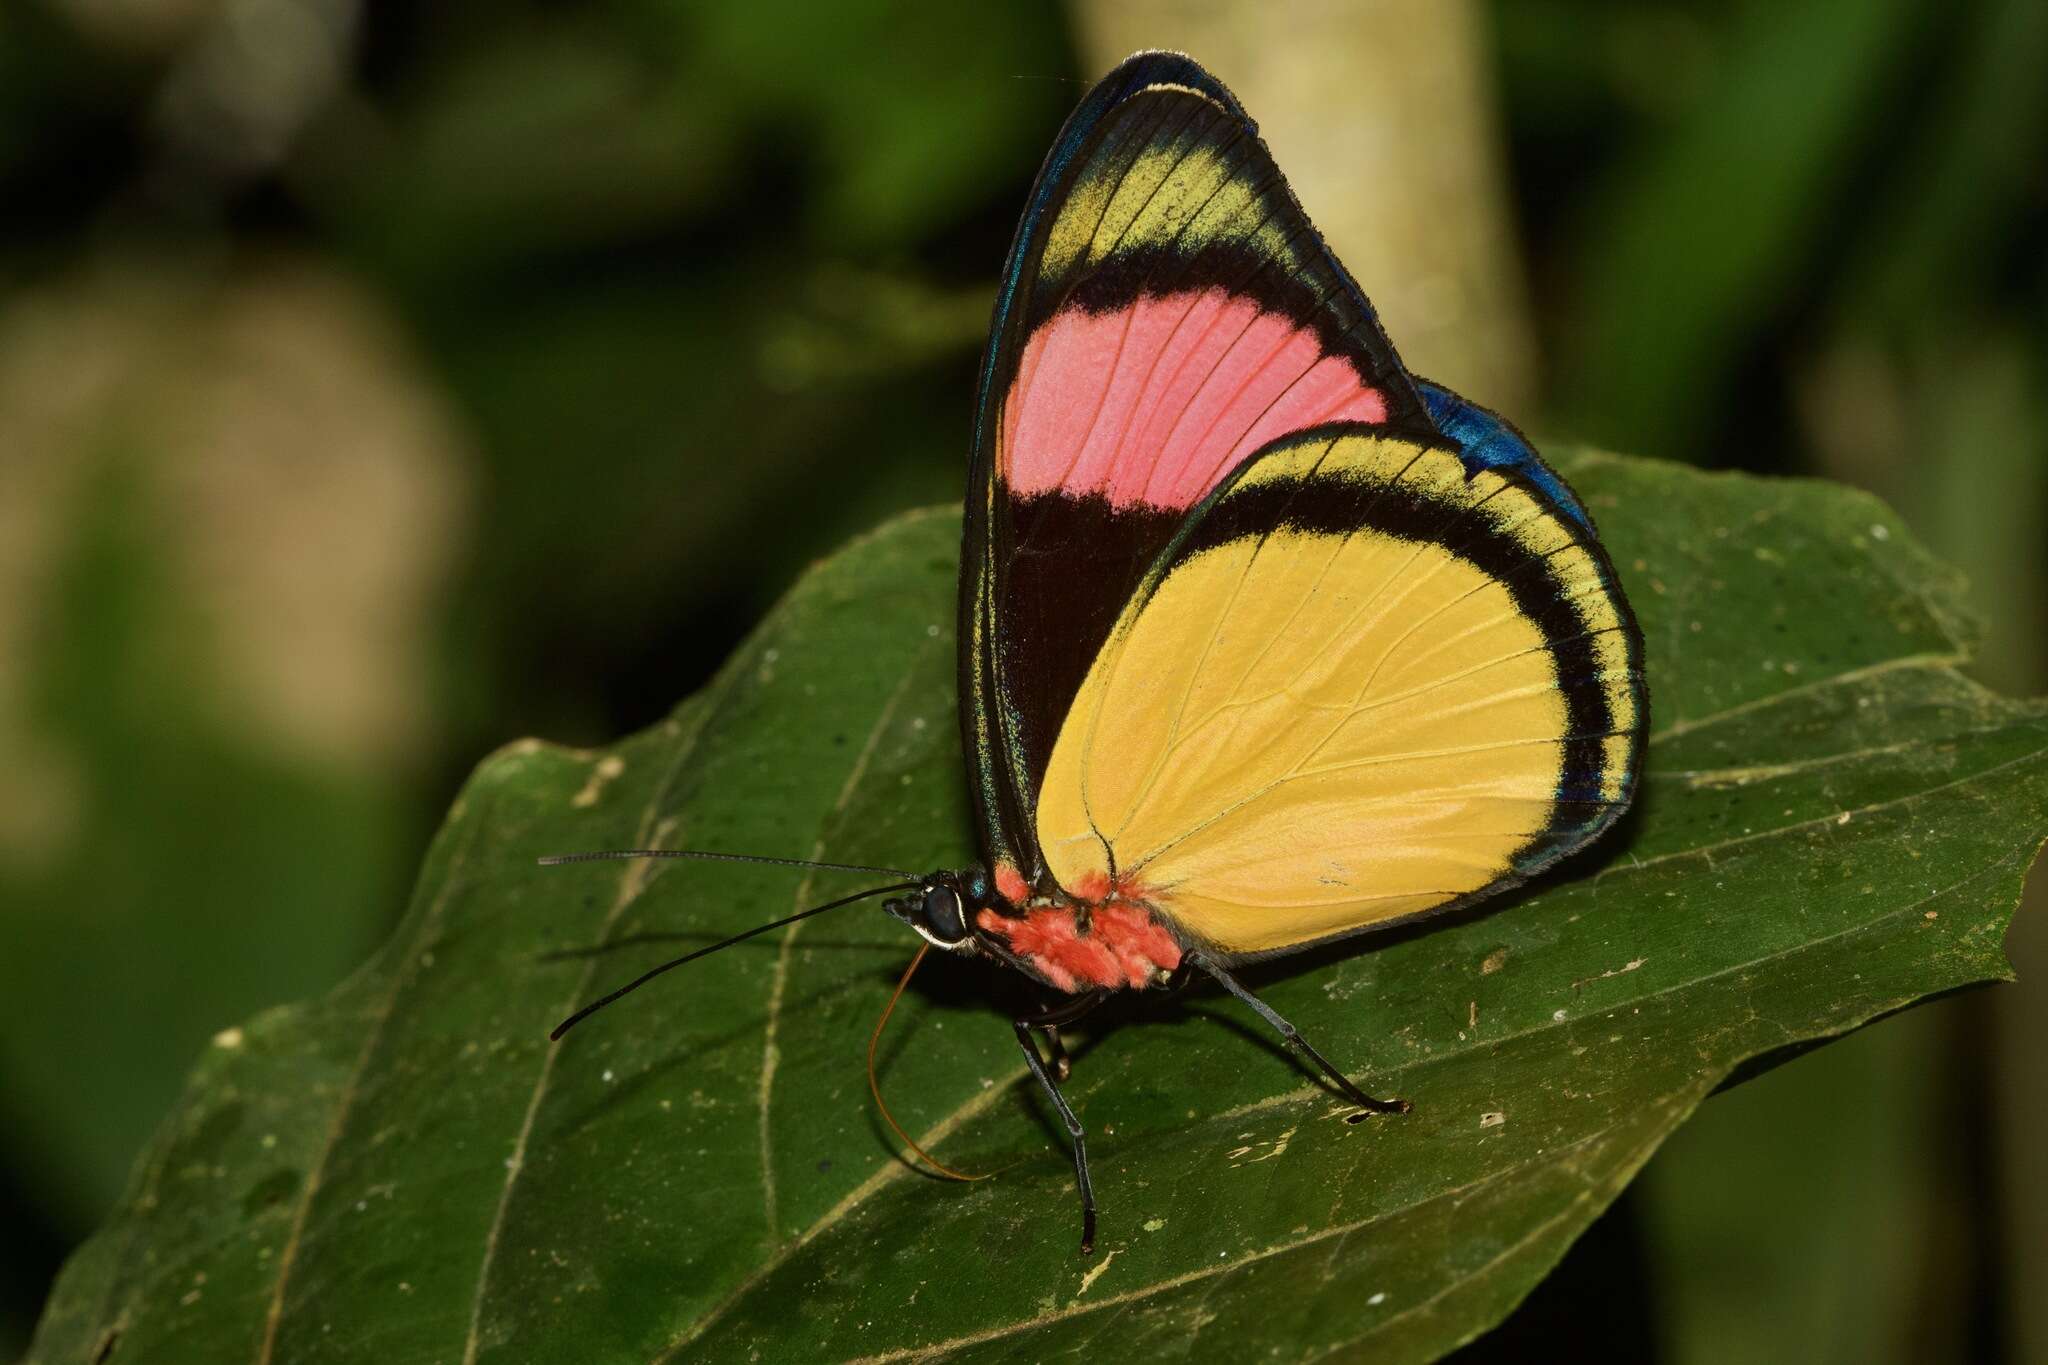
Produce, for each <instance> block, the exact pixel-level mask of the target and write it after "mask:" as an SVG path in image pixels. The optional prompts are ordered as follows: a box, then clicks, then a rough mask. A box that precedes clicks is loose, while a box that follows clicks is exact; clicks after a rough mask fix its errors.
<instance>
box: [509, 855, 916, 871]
mask: <svg viewBox="0 0 2048 1365" xmlns="http://www.w3.org/2000/svg"><path fill="white" fill-rule="evenodd" d="M619 858H705V859H710V860H713V861H716V862H722V863H769V864H771V865H773V866H775V867H810V868H816V869H818V870H819V871H822V872H866V873H869V874H871V875H873V876H877V877H905V878H914V877H916V876H917V874H916V873H915V872H910V871H906V870H905V869H903V868H900V867H869V866H867V865H866V864H865V863H821V862H817V861H815V860H813V859H810V858H765V857H762V856H761V855H760V854H758V853H713V852H709V851H706V850H704V849H698V848H614V849H605V850H602V851H600V852H596V853H550V854H549V855H548V856H547V857H545V858H542V859H541V860H540V865H541V866H542V867H560V866H561V865H562V864H563V863H597V862H608V861H611V860H614V859H619Z"/></svg>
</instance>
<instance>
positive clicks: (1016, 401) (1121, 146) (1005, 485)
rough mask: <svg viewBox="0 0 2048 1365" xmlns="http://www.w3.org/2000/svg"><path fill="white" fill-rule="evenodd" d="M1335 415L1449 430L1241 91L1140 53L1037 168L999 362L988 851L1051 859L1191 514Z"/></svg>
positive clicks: (989, 498) (982, 720)
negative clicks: (1085, 759) (1051, 833)
mask: <svg viewBox="0 0 2048 1365" xmlns="http://www.w3.org/2000/svg"><path fill="white" fill-rule="evenodd" d="M1338 421H1343V422H1353V423H1364V424H1368V425H1371V426H1375V427H1380V428H1385V429H1389V430H1404V431H1411V432H1414V433H1417V434H1428V433H1431V432H1432V431H1433V430H1434V428H1433V426H1432V424H1431V419H1430V415H1429V410H1428V408H1427V407H1426V406H1425V403H1424V400H1423V398H1422V396H1421V395H1420V394H1419V393H1418V391H1417V390H1416V388H1415V386H1414V384H1413V382H1412V381H1411V380H1410V379H1409V378H1408V376H1407V374H1406V372H1405V370H1403V368H1402V366H1401V364H1400V361H1399V359H1398V358H1397V357H1396V356H1395V354H1394V351H1393V348H1392V347H1391V346H1390V345H1389V344H1388V342H1387V339H1386V337H1385V335H1384V333H1382V331H1381V330H1380V327H1379V324H1378V321H1377V320H1376V319H1375V317H1374V315H1373V312H1372V309H1371V306H1370V305H1369V304H1368V303H1367V302H1366V299H1365V297H1364V295H1363V294H1362V293H1361V292H1360V291H1359V289H1358V287H1357V285H1356V284H1355V283H1353V282H1352V280H1351V278H1350V276H1349V275H1347V274H1346V273H1345V272H1344V269H1343V267H1342V266H1341V265H1339V264H1338V263H1337V261H1336V260H1335V258H1334V257H1333V256H1332V255H1331V254H1330V252H1329V251H1328V249H1327V248H1326V247H1325V246H1324V245H1323V242H1322V239H1321V237H1320V236H1319V235H1318V234H1317V232H1316V231H1315V229H1314V227H1313V226H1312V225H1311V224H1310V223H1309V221H1308V219H1307V217H1306V216H1305V215H1304V214H1303V213H1302V211H1301V207H1300V205H1299V204H1298V203H1297V202H1296V201H1295V199H1294V196H1293V194H1292V193H1291V192H1290V191H1289V190H1288V188H1287V186H1286V183H1285V181H1284V180H1283V179H1282V178H1281V176H1280V173H1279V171H1278V169H1277V168H1276V167H1275V165H1274V163H1273V159H1272V157H1271V155H1270V154H1269V153H1268V152H1267V150H1266V148H1265V145H1264V144H1263V143H1262V142H1261V141H1260V140H1259V138H1258V135H1257V131H1256V129H1255V127H1254V126H1253V124H1252V123H1251V121H1250V120H1249V119H1248V118H1246V116H1245V114H1244V111H1243V110H1242V108H1240V107H1239V105H1238V104H1237V101H1236V100H1235V98H1234V97H1232V96H1231V95H1230V93H1229V92H1228V91H1227V90H1225V89H1224V88H1223V87H1222V86H1221V85H1220V84H1219V83H1217V82H1216V81H1215V80H1214V79H1213V78H1212V77H1210V76H1209V75H1208V74H1207V73H1206V72H1205V71H1203V70H1202V69H1201V67H1199V66H1198V65H1196V64H1195V63H1194V62H1192V61H1190V60H1189V59H1187V58H1185V57H1180V56H1177V55H1173V54H1164V53H1151V54H1145V55H1142V56H1140V57H1136V58H1133V59H1132V60H1131V61H1129V62H1126V63H1125V64H1124V65H1123V66H1122V67H1120V68H1119V69H1118V70H1117V71H1116V72H1114V73H1112V74H1111V75H1110V77H1108V78H1107V79H1105V80H1104V81H1103V82H1102V83H1101V84H1100V85H1098V86H1097V87H1096V89H1095V90H1094V91H1093V92H1092V93H1091V94H1090V96H1089V97H1088V99H1087V101H1086V102H1084V103H1083V105H1082V106H1081V108H1080V109H1078V110H1077V111H1076V112H1075V114H1074V116H1073V117H1072V118H1071V119H1069V121H1068V123H1067V126H1066V128H1065V130H1064V131H1063V132H1062V134H1061V136H1060V139H1059V141H1058V142H1057V143H1056V144H1055V146H1054V148H1053V151H1052V154H1051V155H1050V156H1049V157H1048V158H1047V161H1046V164H1045V167H1044V168H1043V169H1042V170H1041V172H1040V175H1039V181H1038V184H1037V186H1036V187H1035V188H1034V190H1033V193H1032V199H1031V203H1030V206H1029V208H1028V209H1027V211H1026V214H1025V217H1024V221H1023V224H1022V226H1021V227H1020V228H1019V231H1018V236H1017V240H1016V242H1015V243H1014V244H1013V246H1012V248H1011V254H1010V259H1009V263H1008V265H1007V266H1006V268H1005V272H1004V277H1003V285H1002V292H1001V295H1000V297H999V299H998V302H997V309H996V319H995V325H994V329H993V332H992V335H991V338H990V347H989V352H988V356H987V358H986V360H985V362H984V367H983V372H982V379H981V398H980V415H979V419H978V423H977V431H976V455H975V472H974V475H973V477H972V479H971V481H970V485H969V493H968V519H967V522H968V529H967V539H966V544H965V546H964V558H963V566H964V573H963V581H962V599H961V624H962V632H961V634H962V676H961V682H962V691H963V705H964V706H965V708H966V724H967V739H968V743H969V747H970V751H971V753H972V755H973V759H974V762H975V763H976V769H975V771H974V773H973V785H974V787H975V792H976V801H977V806H978V807H979V810H980V815H981V823H982V827H983V840H984V844H985V848H986V851H987V852H988V853H989V855H990V857H991V860H992V861H994V862H996V863H998V864H1008V865H1011V866H1014V867H1018V868H1020V869H1023V870H1024V872H1025V873H1026V875H1027V878H1035V877H1037V876H1038V875H1039V874H1040V873H1041V872H1042V871H1043V865H1042V861H1041V859H1040V857H1039V854H1038V850H1037V848H1036V846H1035V845H1036V841H1035V838H1034V836H1033V830H1034V827H1035V826H1034V820H1033V816H1034V811H1035V804H1036V794H1037V790H1038V786H1039V783H1040V780H1041V778H1042V776H1043V774H1044V772H1045V767H1046V763H1047V761H1048V759H1049V757H1050V755H1051V751H1052V745H1053V742H1054V739H1055V737H1056V735H1057V733H1058V728H1059V725H1060V723H1061V721H1062V720H1063V719H1064V718H1065V716H1066V714H1067V711H1068V707H1069V704H1070V703H1071V701H1072V699H1073V697H1074V695H1075V692H1076V690H1077V689H1078V688H1079V687H1080V685H1081V681H1082V678H1083V677H1084V675H1085V674H1086V673H1087V671H1088V669H1089V666H1090V664H1091V662H1092V661H1093V660H1094V659H1095V657H1096V654H1097V651H1098V650H1099V648H1100V646H1101V644H1102V642H1103V640H1104V639H1105V638H1106V637H1107V636H1108V634H1109V632H1110V629H1111V627H1112V626H1113V625H1114V624H1115V623H1116V621H1117V619H1118V617H1119V615H1120V613H1121V612H1122V611H1123V609H1124V607H1125V605H1126V603H1127V601H1128V599H1129V598H1130V596H1131V594H1132V593H1133V592H1134V591H1136V590H1137V588H1138V586H1139V585H1140V583H1141V582H1142V581H1143V580H1144V578H1145V575H1146V574H1147V572H1148V571H1149V570H1150V569H1151V568H1152V566H1153V564H1154V562H1155V560H1156V559H1157V557H1158V555H1159V553H1160V552H1161V551H1162V550H1163V549H1164V548H1165V547H1166V545H1167V544H1168V542H1169V541H1171V540H1172V538H1173V536H1174V534H1175V533H1176V531H1177V530H1178V528H1179V527H1180V525H1181V523H1182V521H1183V520H1184V519H1185V517H1186V516H1187V514H1188V513H1189V511H1190V510H1191V509H1192V508H1194V507H1195V506H1196V505H1197V504H1199V503H1200V502H1201V501H1202V500H1203V499H1204V498H1205V497H1206V496H1207V495H1208V494H1209V493H1210V492H1211V491H1212V490H1213V489H1214V488H1215V487H1216V486H1217V485H1218V484H1219V483H1220V482H1221V481H1223V480H1224V479H1225V478H1226V477H1227V476H1229V475H1230V473H1231V472H1232V471H1233V470H1234V469H1236V468H1237V467H1238V466H1239V465H1240V464H1242V463H1243V462H1244V460H1245V459H1246V458H1247V457H1249V456H1250V455H1251V454H1252V453H1253V452H1255V451H1256V450H1258V449H1260V448H1261V447H1263V446H1265V445H1267V444H1269V443H1270V442H1272V441H1274V440H1275V439H1278V438H1281V437H1284V436H1286V435H1287V434H1289V433H1291V432H1296V431H1300V430H1304V429H1307V428H1310V427H1315V426H1318V425H1322V424H1326V423H1329V422H1338Z"/></svg>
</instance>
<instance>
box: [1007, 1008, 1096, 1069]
mask: <svg viewBox="0 0 2048 1365" xmlns="http://www.w3.org/2000/svg"><path fill="white" fill-rule="evenodd" d="M1108 998H1109V992H1108V991H1089V992H1088V993H1086V994H1085V995H1077V996H1072V997H1069V998H1068V999H1065V1000H1055V1001H1054V1002H1053V1003H1052V1004H1050V1005H1048V1006H1046V1007H1045V1008H1044V1009H1042V1010H1040V1011H1039V1012H1038V1013H1036V1014H1034V1015H1031V1016H1029V1017H1027V1018H1026V1019H1025V1020H1024V1022H1025V1023H1027V1024H1029V1025H1031V1027H1033V1028H1035V1029H1037V1030H1039V1032H1041V1033H1043V1034H1044V1035H1045V1050H1046V1053H1047V1054H1048V1055H1049V1056H1050V1057H1051V1058H1052V1070H1053V1075H1055V1076H1057V1077H1058V1078H1059V1079H1060V1080H1063V1081H1064V1080H1065V1079H1067V1077H1069V1076H1071V1075H1073V1074H1074V1063H1073V1059H1071V1058H1070V1057H1068V1056H1067V1045H1066V1044H1065V1043H1062V1042H1061V1041H1060V1027H1061V1026H1062V1025H1064V1024H1071V1023H1073V1022H1074V1021H1075V1020H1076V1019H1079V1018H1080V1017H1081V1016H1082V1015H1084V1014H1086V1013H1088V1012H1089V1011H1090V1010H1092V1009H1094V1008H1095V1007H1096V1006H1097V1005H1099V1004H1101V1003H1102V1002H1103V1001H1104V1000H1106V999H1108Z"/></svg>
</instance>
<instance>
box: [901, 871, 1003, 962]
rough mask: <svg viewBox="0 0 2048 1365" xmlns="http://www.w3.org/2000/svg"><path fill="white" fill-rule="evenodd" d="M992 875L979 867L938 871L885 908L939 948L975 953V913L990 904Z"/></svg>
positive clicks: (926, 940)
mask: <svg viewBox="0 0 2048 1365" xmlns="http://www.w3.org/2000/svg"><path fill="white" fill-rule="evenodd" d="M988 896H989V883H988V874H987V873H986V872H984V871H982V870H981V869H980V868H978V867H971V868H968V869H966V870H965V871H960V872H934V873H932V874H931V875H930V876H928V877H926V878H924V879H923V880H922V881H921V882H920V883H919V884H918V886H917V889H916V890H914V891H912V892H911V893H910V894H909V895H905V896H892V897H890V898H889V899H888V900H886V901H883V902H882V908H883V909H884V910H887V911H888V912H889V913H890V914H892V915H894V916H895V917H896V918H897V919H900V920H902V921H903V922H904V923H905V924H908V925H909V926H910V927H911V928H912V929H915V930H916V931H917V936H918V937H919V938H921V939H923V940H924V941H925V942H926V943H929V944H931V945H932V946H933V947H935V948H944V949H947V950H948V951H950V952H956V953H972V952H974V951H976V950H977V947H978V944H977V941H976V936H975V932H974V913H975V911H976V910H978V909H979V908H981V907H982V906H983V905H985V904H987V902H988Z"/></svg>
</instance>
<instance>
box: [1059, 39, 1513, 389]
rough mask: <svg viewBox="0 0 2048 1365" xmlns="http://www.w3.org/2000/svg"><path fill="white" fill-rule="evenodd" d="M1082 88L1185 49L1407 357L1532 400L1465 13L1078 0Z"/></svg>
mask: <svg viewBox="0 0 2048 1365" xmlns="http://www.w3.org/2000/svg"><path fill="white" fill-rule="evenodd" d="M1073 12H1074V17H1075V20H1076V23H1077V26H1078V28H1079V30H1080V35H1081V49H1082V59H1083V66H1084V68H1085V74H1087V75H1088V76H1090V77H1093V76H1096V75H1099V74H1101V73H1102V72H1103V71H1105V70H1107V69H1108V68H1109V67H1110V66H1112V65H1114V64H1115V63H1116V62H1118V61H1120V60H1122V59H1123V58H1124V57H1126V56H1128V55H1130V53H1132V52H1133V51H1136V50H1137V49H1139V48H1147V47H1166V48H1178V49H1181V50H1183V51H1185V52H1187V53H1189V54H1190V55H1192V56H1194V57H1195V58H1196V59H1198V60H1199V61H1201V62H1203V63H1204V64H1205V65H1207V66H1208V67H1209V68H1210V69H1211V70H1213V71H1214V72H1215V73H1216V75H1217V76H1218V77H1219V78H1220V79H1222V80H1223V82H1224V83H1225V84H1227V85H1229V86H1230V87H1231V88H1232V89H1233V90H1235V91H1236V92H1237V96H1238V98H1239V99H1241V100H1243V101H1244V105H1245V108H1246V109H1248V110H1249V111H1250V112H1251V115H1252V117H1253V118H1255V119H1257V120H1258V122H1259V131H1260V133H1261V134H1262V135H1263V136H1264V137H1265V139H1266V142H1267V144H1268V145H1269V146H1271V147H1272V149H1273V155H1274V157H1275V159H1277V160H1278V162H1279V163H1280V169H1281V170H1282V171H1283V172H1284V173H1285V174H1286V176H1287V179H1288V182H1289V183H1290V184H1292V185H1293V187H1294V192H1295V193H1296V194H1298V195H1299V196H1301V201H1302V204H1303V205H1304V206H1305V207H1306V208H1307V209H1308V213H1309V217H1310V218H1311V219H1313V220H1314V222H1315V224H1316V226H1317V227H1319V228H1321V229H1322V232H1323V235H1324V237H1325V238H1327V239H1328V240H1329V243H1330V247H1331V249H1332V250H1334V251H1335V252H1336V253H1337V257H1338V259H1339V260H1341V261H1343V262H1344V264H1345V265H1346V266H1348V267H1349V268H1350V270H1351V273H1352V274H1353V275H1354V276H1356V277H1357V279H1358V281H1359V283H1360V284H1361V285H1363V286H1364V288H1365V290H1366V292H1367V293H1368V294H1369V295H1370V296H1371V297H1372V301H1373V303H1374V305H1375V306H1376V307H1377V308H1378V309H1379V312H1380V316H1381V318H1382V320H1383V321H1384V322H1385V323H1386V327H1387V331H1388V333H1389V334H1390V335H1391V336H1392V337H1393V338H1394V344H1395V345H1396V346H1397V347H1399V348H1400V351H1401V354H1402V357H1403V358H1404V359H1405V360H1406V361H1407V362H1408V365H1409V367H1410V368H1412V369H1413V370H1415V371H1416V373H1418V374H1424V375H1428V376H1429V377H1430V378H1432V379H1437V380H1440V381H1442V382H1443V383H1446V384H1449V385H1450V386H1451V387H1453V388H1455V389H1458V390H1460V391H1462V392H1464V393H1466V394H1469V395H1470V396H1471V397H1473V398H1474V399H1477V400H1478V401H1480V402H1482V403H1485V404H1487V405H1488V406H1490V407H1496V408H1499V409H1501V410H1502V411H1504V412H1508V413H1525V414H1526V413H1527V411H1528V408H1529V404H1530V402H1531V400H1532V398H1533V396H1534V389H1535V378H1534V372H1535V360H1534V356H1533V354H1532V350H1531V345H1530V341H1529V337H1530V330H1529V322H1528V315H1527V303H1526V299H1525V295H1524V290H1523V285H1522V277H1521V270H1520V266H1519V263H1518V261H1517V259H1516V245H1515V234H1514V231H1513V229H1512V226H1511V224H1510V222H1509V217H1508V203H1507V194H1506V178H1505V174H1504V171H1503V167H1502V156H1501V149H1500V136H1499V128H1498V122H1499V121H1498V117H1497V111H1496V109H1495V107H1494V97H1493V94H1492V91H1493V87H1494V84H1495V82H1494V80H1493V75H1492V71H1491V66H1490V62H1489V59H1488V54H1487V52H1486V50H1485V48H1484V46H1483V43H1482V39H1483V36H1484V35H1483V30H1482V27H1481V23H1480V19H1479V16H1478V13H1477V10H1476V7H1475V6H1473V5H1472V4H1470V3H1468V0H1373V2H1372V3H1361V4H1347V5H1328V6H1324V5H1316V6H1301V7H1297V8H1291V9H1289V10H1288V11H1287V14H1286V18H1285V20H1284V21H1280V20H1277V19H1276V18H1275V15H1274V12H1273V10H1272V9H1271V7H1269V6H1265V5H1258V4H1251V3H1221V4H1205V5H1188V4H1185V3H1174V2H1173V0H1075V4H1074V6H1073Z"/></svg>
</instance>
